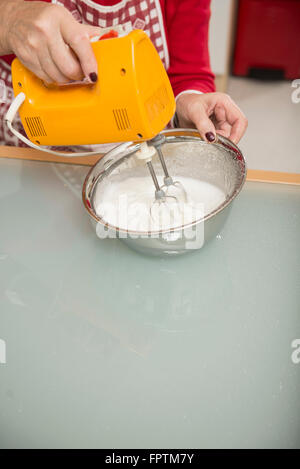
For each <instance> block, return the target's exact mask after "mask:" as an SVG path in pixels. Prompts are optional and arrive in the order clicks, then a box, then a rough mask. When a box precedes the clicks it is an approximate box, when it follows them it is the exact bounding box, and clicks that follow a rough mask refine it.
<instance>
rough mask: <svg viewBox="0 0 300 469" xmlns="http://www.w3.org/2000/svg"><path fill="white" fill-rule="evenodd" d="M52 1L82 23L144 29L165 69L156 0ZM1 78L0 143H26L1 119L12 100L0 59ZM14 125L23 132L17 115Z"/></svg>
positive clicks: (7, 70)
mask: <svg viewBox="0 0 300 469" xmlns="http://www.w3.org/2000/svg"><path fill="white" fill-rule="evenodd" d="M52 3H56V4H58V5H63V6H64V7H65V8H67V9H68V10H69V11H70V12H71V13H72V14H73V16H74V18H75V19H76V20H77V21H79V22H81V23H84V24H91V25H94V26H99V27H101V28H108V27H114V26H117V25H123V26H125V29H126V30H127V31H130V30H132V29H143V30H144V31H145V32H146V33H147V34H148V36H149V37H150V39H151V40H152V42H153V44H154V45H155V47H156V49H157V51H158V53H159V56H160V58H161V60H162V62H163V63H164V65H165V67H166V68H168V66H169V56H168V48H167V43H166V37H165V31H164V25H163V19H162V12H161V7H160V2H159V0H141V1H138V0H121V1H120V2H118V3H117V4H115V5H113V6H104V5H100V4H99V3H97V2H95V1H92V0H52ZM0 80H3V82H4V83H5V85H6V102H5V103H1V101H0V144H9V145H16V146H25V144H23V143H22V142H20V141H19V140H18V139H17V138H16V137H15V136H14V135H12V134H11V132H9V131H8V130H7V128H6V125H5V123H4V119H3V118H4V115H5V113H6V112H7V109H8V107H9V105H10V102H11V101H12V99H13V91H12V87H11V75H10V67H9V66H8V65H7V64H6V63H5V62H4V61H3V60H1V59H0ZM14 125H15V127H16V128H17V129H18V130H19V131H22V133H24V132H23V127H22V124H21V122H20V120H19V119H18V118H16V120H15V124H14Z"/></svg>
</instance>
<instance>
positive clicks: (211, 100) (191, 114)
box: [176, 93, 248, 143]
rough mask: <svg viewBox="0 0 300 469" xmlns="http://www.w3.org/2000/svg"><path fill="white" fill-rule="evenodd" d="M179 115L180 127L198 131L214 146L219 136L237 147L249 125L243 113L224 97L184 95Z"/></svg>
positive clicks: (178, 111)
mask: <svg viewBox="0 0 300 469" xmlns="http://www.w3.org/2000/svg"><path fill="white" fill-rule="evenodd" d="M176 113H177V118H178V123H179V127H185V128H189V127H196V128H197V129H198V131H199V132H200V135H201V137H202V138H203V139H204V140H206V141H208V142H214V141H215V139H216V133H217V134H220V135H223V136H224V137H227V138H229V139H230V140H232V142H234V143H238V142H239V140H240V139H241V138H242V136H243V135H244V133H245V131H246V128H247V125H248V122H247V119H246V117H245V116H244V114H243V113H242V111H241V110H240V109H239V107H238V106H237V105H236V104H235V103H234V102H233V101H232V99H231V98H230V96H228V95H227V94H224V93H206V94H196V93H191V94H182V95H181V96H179V98H178V99H177V106H176Z"/></svg>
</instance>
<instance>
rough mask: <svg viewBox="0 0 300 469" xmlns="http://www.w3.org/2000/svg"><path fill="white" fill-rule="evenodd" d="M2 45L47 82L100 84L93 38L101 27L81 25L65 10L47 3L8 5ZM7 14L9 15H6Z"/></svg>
mask: <svg viewBox="0 0 300 469" xmlns="http://www.w3.org/2000/svg"><path fill="white" fill-rule="evenodd" d="M6 5H7V8H5V7H4V16H5V17H3V16H2V19H1V44H2V46H3V45H4V49H5V50H6V51H7V52H6V53H14V54H15V55H16V56H17V57H18V58H19V59H20V61H21V62H22V63H23V64H24V65H25V66H26V67H27V68H29V69H30V70H31V71H32V72H33V73H34V74H35V75H37V76H38V77H39V78H41V79H42V80H44V81H45V82H47V83H51V82H55V83H66V82H68V81H70V80H81V79H82V78H83V77H88V78H89V79H90V80H91V81H93V82H95V81H97V73H98V70H97V61H96V59H95V56H94V53H93V50H92V47H91V44H90V38H91V37H93V36H96V35H99V34H100V28H97V27H95V26H89V25H82V24H80V23H78V22H77V21H76V20H75V19H74V18H73V16H72V14H71V13H70V12H69V11H68V10H67V9H66V8H64V7H62V6H59V5H52V4H49V3H44V2H20V1H12V2H6ZM5 12H7V14H6V15H5Z"/></svg>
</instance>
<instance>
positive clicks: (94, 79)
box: [90, 72, 98, 83]
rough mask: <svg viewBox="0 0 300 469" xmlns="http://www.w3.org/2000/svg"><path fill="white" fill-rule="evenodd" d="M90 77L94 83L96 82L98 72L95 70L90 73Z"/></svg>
mask: <svg viewBox="0 0 300 469" xmlns="http://www.w3.org/2000/svg"><path fill="white" fill-rule="evenodd" d="M90 79H91V81H92V82H93V83H96V81H97V80H98V75H97V73H95V72H92V73H90Z"/></svg>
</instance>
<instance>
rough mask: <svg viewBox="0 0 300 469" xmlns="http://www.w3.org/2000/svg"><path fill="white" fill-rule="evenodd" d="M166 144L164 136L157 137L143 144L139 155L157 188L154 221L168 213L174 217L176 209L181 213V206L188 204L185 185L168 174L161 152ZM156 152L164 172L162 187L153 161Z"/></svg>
mask: <svg viewBox="0 0 300 469" xmlns="http://www.w3.org/2000/svg"><path fill="white" fill-rule="evenodd" d="M164 142H165V137H164V136H163V135H157V136H156V137H155V138H153V139H152V140H149V142H144V143H142V144H141V149H140V150H139V152H138V154H137V156H138V158H139V159H144V160H145V161H146V163H147V167H148V169H149V172H150V175H151V177H152V181H153V184H154V186H155V200H154V201H153V203H152V205H151V207H150V214H151V217H152V218H153V219H157V218H161V217H162V216H164V215H165V214H166V213H167V214H168V215H169V216H170V215H171V216H173V217H174V216H175V214H174V208H175V211H177V212H180V209H181V207H180V205H181V204H182V203H185V202H187V193H186V190H185V189H184V187H183V185H182V184H181V183H180V182H179V181H175V182H174V181H173V178H172V177H171V176H170V174H169V172H168V168H167V166H166V162H165V159H164V156H163V153H162V151H161V146H162V144H163V143H164ZM156 152H157V153H158V156H159V159H160V162H161V165H162V168H163V171H164V184H163V185H162V186H160V185H159V182H158V179H157V176H156V173H155V171H154V168H153V165H152V161H151V160H152V157H153V156H154V155H155V153H156ZM172 192H173V194H172ZM174 204H176V205H174ZM164 209H167V212H165V211H164Z"/></svg>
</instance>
